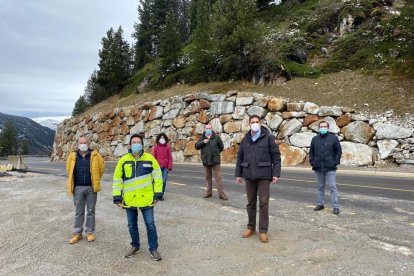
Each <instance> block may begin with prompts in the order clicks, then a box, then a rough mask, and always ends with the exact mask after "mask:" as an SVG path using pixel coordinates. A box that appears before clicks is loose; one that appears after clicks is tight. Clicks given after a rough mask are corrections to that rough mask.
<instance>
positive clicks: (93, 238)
mask: <svg viewBox="0 0 414 276" xmlns="http://www.w3.org/2000/svg"><path fill="white" fill-rule="evenodd" d="M86 239H87V240H88V242H93V241H94V240H95V239H96V238H95V235H94V234H93V233H91V234H87V235H86Z"/></svg>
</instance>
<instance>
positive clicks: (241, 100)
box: [236, 97, 254, 105]
mask: <svg viewBox="0 0 414 276" xmlns="http://www.w3.org/2000/svg"><path fill="white" fill-rule="evenodd" d="M253 100H254V98H253V97H237V98H236V105H251V104H252V103H253Z"/></svg>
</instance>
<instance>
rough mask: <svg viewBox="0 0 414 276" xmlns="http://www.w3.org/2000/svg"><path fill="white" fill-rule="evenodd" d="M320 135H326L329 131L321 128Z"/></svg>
mask: <svg viewBox="0 0 414 276" xmlns="http://www.w3.org/2000/svg"><path fill="white" fill-rule="evenodd" d="M319 133H320V134H321V135H325V134H326V133H328V129H327V128H326V127H321V128H320V129H319Z"/></svg>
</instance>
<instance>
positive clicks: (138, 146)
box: [131, 144, 142, 153]
mask: <svg viewBox="0 0 414 276" xmlns="http://www.w3.org/2000/svg"><path fill="white" fill-rule="evenodd" d="M131 151H132V153H140V152H141V151H142V145H141V144H132V146H131Z"/></svg>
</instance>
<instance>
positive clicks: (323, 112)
mask: <svg viewBox="0 0 414 276" xmlns="http://www.w3.org/2000/svg"><path fill="white" fill-rule="evenodd" d="M342 114H343V112H342V107H338V106H321V107H319V113H318V115H319V116H320V117H324V116H335V117H339V116H341V115H342Z"/></svg>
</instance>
